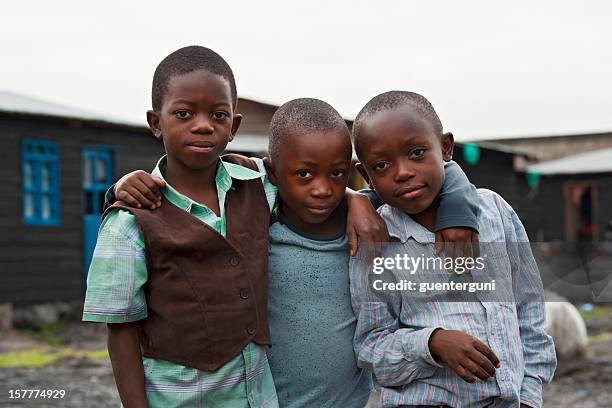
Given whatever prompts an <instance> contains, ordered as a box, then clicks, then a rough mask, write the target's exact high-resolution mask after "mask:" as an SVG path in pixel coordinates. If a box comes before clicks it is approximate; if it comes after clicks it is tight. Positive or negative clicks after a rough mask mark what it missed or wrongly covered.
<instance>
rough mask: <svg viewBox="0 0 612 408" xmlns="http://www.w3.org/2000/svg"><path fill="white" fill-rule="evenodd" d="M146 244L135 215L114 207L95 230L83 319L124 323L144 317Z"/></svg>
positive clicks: (145, 314) (145, 310) (145, 313)
mask: <svg viewBox="0 0 612 408" xmlns="http://www.w3.org/2000/svg"><path fill="white" fill-rule="evenodd" d="M146 281H147V267H146V258H145V248H144V243H143V242H142V236H141V234H140V230H139V228H138V225H137V223H136V219H135V217H134V216H133V215H132V214H130V213H129V212H127V211H123V210H120V211H114V212H112V213H110V214H109V215H108V216H107V217H106V218H105V219H104V221H103V223H102V226H101V227H100V231H99V233H98V241H97V243H96V248H95V250H94V254H93V258H92V262H91V265H90V267H89V272H88V276H87V293H86V295H85V304H84V307H83V320H84V321H90V322H100V323H127V322H133V321H136V320H141V319H144V318H146V317H147V305H146V301H145V294H144V289H143V287H144V285H145V283H146Z"/></svg>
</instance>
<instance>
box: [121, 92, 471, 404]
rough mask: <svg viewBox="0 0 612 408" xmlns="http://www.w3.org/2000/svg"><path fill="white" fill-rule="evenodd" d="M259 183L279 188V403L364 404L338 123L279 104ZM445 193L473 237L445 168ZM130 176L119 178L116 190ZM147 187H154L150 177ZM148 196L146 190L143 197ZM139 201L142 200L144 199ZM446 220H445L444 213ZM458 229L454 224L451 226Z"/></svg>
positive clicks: (275, 223) (313, 106)
mask: <svg viewBox="0 0 612 408" xmlns="http://www.w3.org/2000/svg"><path fill="white" fill-rule="evenodd" d="M270 129H271V134H270V139H269V157H268V158H266V159H264V162H265V163H266V167H267V170H268V173H267V174H268V177H269V179H270V181H271V182H273V183H274V184H276V186H277V187H278V199H277V205H276V210H275V213H274V214H273V218H272V224H271V226H270V232H269V239H270V247H269V308H268V319H269V322H270V329H271V336H272V342H273V347H272V348H270V349H269V350H268V352H267V353H268V358H269V361H270V367H271V370H272V375H273V378H274V381H275V385H276V389H277V393H278V397H279V404H280V406H281V407H289V408H298V407H299V408H310V407H330V408H331V407H354V408H361V407H363V406H364V405H365V404H366V402H367V400H368V397H369V395H370V391H371V377H370V373H369V372H368V371H364V370H362V369H360V368H358V367H357V365H356V360H355V355H354V352H353V336H354V333H355V325H356V319H355V315H354V313H353V311H352V308H351V300H350V294H349V274H348V264H349V258H350V254H349V244H348V239H347V236H346V234H345V230H346V213H347V208H346V204H345V189H346V186H347V183H348V176H349V172H350V167H351V155H352V147H351V142H350V134H349V130H348V128H347V126H346V123H345V121H344V119H342V117H341V116H340V115H339V114H338V112H336V110H334V109H333V108H332V107H331V106H330V105H329V104H327V103H325V102H323V101H320V100H317V99H310V98H303V99H296V100H292V101H289V102H287V103H285V104H284V105H282V106H281V107H280V108H279V109H278V110H277V112H276V113H275V114H274V117H273V118H272V122H271V125H270ZM446 172H447V183H446V184H445V186H444V188H445V190H446V191H447V192H449V193H450V197H449V200H448V201H450V202H452V203H454V204H455V205H456V204H457V203H460V205H459V207H460V208H456V207H453V206H451V207H450V208H449V210H451V211H453V212H454V213H453V215H456V216H449V217H448V219H453V220H454V222H455V224H446V225H442V226H441V228H451V227H454V226H457V225H459V226H467V227H468V228H452V231H453V232H455V233H458V234H459V235H461V236H462V238H461V239H463V240H464V239H465V237H471V236H472V235H473V234H475V232H474V230H472V229H471V228H469V227H470V226H473V225H475V219H476V213H477V211H478V209H477V207H476V205H475V202H474V201H471V200H473V195H474V193H475V190H474V189H473V186H471V185H470V184H469V182H468V181H467V179H466V178H465V175H464V174H463V173H462V171H461V169H460V168H459V167H458V166H457V165H456V164H455V163H451V164H449V167H448V168H447V170H446ZM132 181H135V177H132V178H131V179H130V177H128V178H126V179H124V181H123V182H122V183H121V184H120V185H119V186H118V188H117V194H120V193H121V191H124V192H126V191H127V190H130V189H131V188H132V187H133V186H130V185H129V184H130V183H131V182H132ZM147 183H149V184H150V185H152V184H153V182H152V180H148V181H147ZM149 193H153V191H151V192H149ZM142 204H143V205H146V204H150V203H148V202H143V203H142ZM447 215H448V214H447ZM457 223H458V224H457Z"/></svg>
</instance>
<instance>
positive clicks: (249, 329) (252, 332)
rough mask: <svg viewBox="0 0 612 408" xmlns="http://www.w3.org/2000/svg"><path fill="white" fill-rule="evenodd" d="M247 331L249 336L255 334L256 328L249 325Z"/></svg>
mask: <svg viewBox="0 0 612 408" xmlns="http://www.w3.org/2000/svg"><path fill="white" fill-rule="evenodd" d="M246 330H247V333H249V334H255V326H254V325H252V324H249V325H248V326H247V329H246Z"/></svg>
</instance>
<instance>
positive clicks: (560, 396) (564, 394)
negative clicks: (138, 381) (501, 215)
mask: <svg viewBox="0 0 612 408" xmlns="http://www.w3.org/2000/svg"><path fill="white" fill-rule="evenodd" d="M587 327H588V330H589V337H590V340H591V344H590V346H589V351H588V353H587V356H586V357H584V358H577V359H573V360H572V361H561V362H560V363H559V367H558V370H557V373H556V374H555V379H554V381H553V382H552V384H550V385H548V386H547V387H546V388H545V389H544V406H545V407H550V408H558V407H581V408H590V407H612V310H611V311H610V313H609V316H604V317H601V316H600V317H598V318H595V319H592V320H587ZM41 348H42V350H43V354H45V353H54V352H57V351H58V350H63V353H64V354H65V355H63V357H61V358H58V359H57V360H56V361H53V362H50V363H46V364H42V365H41V364H38V365H40V366H37V367H27V366H26V365H31V364H32V363H33V361H29V360H35V358H33V357H32V358H30V357H28V354H27V353H29V351H30V350H39V351H40V350H41ZM104 349H105V328H104V327H103V325H100V326H97V325H89V324H82V323H81V324H68V325H63V326H62V327H59V328H55V330H50V331H48V332H47V333H43V334H42V335H41V334H40V333H38V334H37V333H24V332H23V331H11V332H8V333H7V332H4V333H0V407H2V408H4V407H53V408H55V407H96V408H107V407H108V408H110V407H119V406H120V402H119V398H118V396H117V391H116V389H115V384H114V380H113V376H112V370H111V366H110V362H109V361H108V357H106V356H104V355H103V350H104ZM20 352H21V353H26V354H25V357H24V356H23V355H22V356H21V357H20V358H21V360H23V361H21V362H19V361H17V363H19V364H20V365H21V366H13V367H11V365H15V364H14V363H15V362H13V363H11V362H10V360H8V359H7V355H10V353H17V355H20V354H19V353H20ZM83 352H91V354H90V355H84V354H83ZM17 389H34V390H36V389H38V390H65V393H66V394H65V397H64V398H62V399H46V398H45V399H43V398H40V397H39V398H37V399H33V398H29V399H10V398H9V397H10V395H9V392H10V390H17Z"/></svg>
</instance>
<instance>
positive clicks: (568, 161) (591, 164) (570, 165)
mask: <svg viewBox="0 0 612 408" xmlns="http://www.w3.org/2000/svg"><path fill="white" fill-rule="evenodd" d="M527 171H528V172H535V173H540V174H542V175H554V174H581V173H612V148H610V149H601V150H595V151H592V152H586V153H580V154H576V155H574V156H567V157H563V158H561V159H556V160H550V161H546V162H542V163H537V164H532V165H530V166H527Z"/></svg>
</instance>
